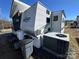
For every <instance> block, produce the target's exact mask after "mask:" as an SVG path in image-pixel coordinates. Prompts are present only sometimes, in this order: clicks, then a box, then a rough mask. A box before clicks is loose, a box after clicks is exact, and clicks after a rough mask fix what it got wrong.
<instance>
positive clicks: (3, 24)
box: [0, 19, 12, 29]
mask: <svg viewBox="0 0 79 59" xmlns="http://www.w3.org/2000/svg"><path fill="white" fill-rule="evenodd" d="M10 28H12V24H11V22H9V21H5V20H3V19H0V29H10Z"/></svg>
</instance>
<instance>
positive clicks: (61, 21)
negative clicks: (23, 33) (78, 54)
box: [60, 12, 62, 33]
mask: <svg viewBox="0 0 79 59" xmlns="http://www.w3.org/2000/svg"><path fill="white" fill-rule="evenodd" d="M60 15H61V18H60V33H61V22H62V12H61V13H60Z"/></svg>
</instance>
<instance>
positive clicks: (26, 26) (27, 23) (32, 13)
mask: <svg viewBox="0 0 79 59" xmlns="http://www.w3.org/2000/svg"><path fill="white" fill-rule="evenodd" d="M36 8H37V4H34V5H33V6H31V7H30V8H29V9H28V10H26V11H25V12H24V13H23V14H22V19H21V25H20V27H21V30H23V31H27V32H30V33H34V26H35V17H36ZM28 17H30V19H27V18H28Z"/></svg>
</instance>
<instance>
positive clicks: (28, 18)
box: [23, 17, 31, 22]
mask: <svg viewBox="0 0 79 59" xmlns="http://www.w3.org/2000/svg"><path fill="white" fill-rule="evenodd" d="M30 18H31V17H26V18H25V19H23V21H24V22H27V21H28V20H30Z"/></svg>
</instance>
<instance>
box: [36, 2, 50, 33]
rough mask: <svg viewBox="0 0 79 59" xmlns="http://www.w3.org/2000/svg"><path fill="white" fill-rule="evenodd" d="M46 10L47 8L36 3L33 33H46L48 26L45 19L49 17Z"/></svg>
mask: <svg viewBox="0 0 79 59" xmlns="http://www.w3.org/2000/svg"><path fill="white" fill-rule="evenodd" d="M46 10H47V8H46V7H44V6H43V5H42V4H41V3H40V2H38V4H37V11H36V20H35V31H36V30H41V33H42V32H44V31H47V30H46V29H47V28H48V27H49V24H47V23H46V18H47V17H50V14H49V15H48V14H47V13H46ZM47 25H48V26H47Z"/></svg>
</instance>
